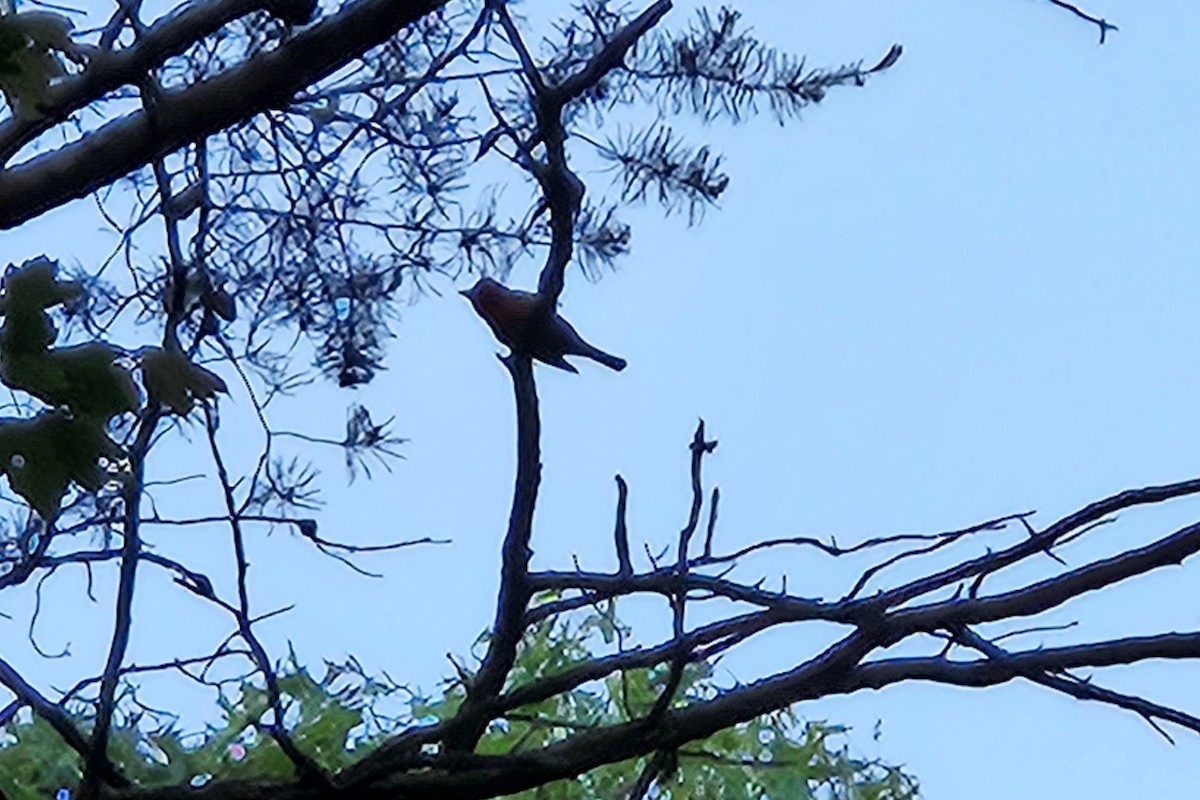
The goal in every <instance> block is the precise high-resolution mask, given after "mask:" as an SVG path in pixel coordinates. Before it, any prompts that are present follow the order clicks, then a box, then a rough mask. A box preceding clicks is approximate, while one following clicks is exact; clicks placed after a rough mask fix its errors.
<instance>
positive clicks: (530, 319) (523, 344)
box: [459, 278, 625, 372]
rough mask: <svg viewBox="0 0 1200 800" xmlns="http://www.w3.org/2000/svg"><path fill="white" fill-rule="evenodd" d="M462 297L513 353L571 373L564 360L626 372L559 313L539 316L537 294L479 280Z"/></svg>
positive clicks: (620, 362)
mask: <svg viewBox="0 0 1200 800" xmlns="http://www.w3.org/2000/svg"><path fill="white" fill-rule="evenodd" d="M459 294H461V295H463V296H464V297H466V298H467V299H468V300H470V301H471V305H472V306H474V307H475V313H477V314H479V316H481V317H483V321H484V322H486V323H487V324H488V327H489V328H491V329H492V333H494V334H496V338H497V339H499V340H500V341H501V343H503V344H505V345H508V348H509V349H510V350H512V351H513V352H514V353H525V354H527V355H529V356H532V357H533V358H536V359H537V360H538V361H541V362H542V363H544V364H549V365H550V366H552V367H558V368H559V369H565V370H567V371H568V372H578V371H579V370H577V369H575V367H573V366H571V365H570V364H569V363H567V361H566V359H564V358H563V356H583V357H584V358H590V359H592V360H593V361H599V362H600V363H601V364H603V365H604V366H606V367H608V368H609V369H614V370H617V371H618V372H619V371H620V370H623V369H625V359H623V358H618V357H617V356H614V355H610V354H608V353H606V352H604V351H603V350H601V349H600V348H598V347H593V346H592V345H590V344H588V343H587V342H585V341H584V340H583V337H581V336H580V335H579V334H578V333H577V332H576V331H575V329H574V328H573V327H571V323H569V322H567V321H566V320H565V319H563V318H562V317H560V316H559V315H558V314H557V313H552V314H549V315H547V314H545V313H544V312H542V313H539V300H538V296H537V295H535V294H532V293H530V292H519V291H515V290H513V289H509V288H508V287H507V286H504V285H503V284H501V283H498V282H497V281H494V280H492V279H491V278H480V279H479V282H478V283H476V284H475V285H474V286H472V287H471V288H470V289H468V290H466V291H465V292H459Z"/></svg>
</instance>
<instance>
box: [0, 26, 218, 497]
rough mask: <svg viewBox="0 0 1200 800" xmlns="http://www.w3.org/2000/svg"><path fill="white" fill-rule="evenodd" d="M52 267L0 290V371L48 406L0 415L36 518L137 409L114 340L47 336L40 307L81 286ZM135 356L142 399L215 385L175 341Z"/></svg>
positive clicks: (117, 454) (94, 467) (89, 482)
mask: <svg viewBox="0 0 1200 800" xmlns="http://www.w3.org/2000/svg"><path fill="white" fill-rule="evenodd" d="M2 21H3V20H0V22H2ZM57 269H58V267H57V265H56V264H55V263H54V262H52V261H50V260H49V259H46V258H38V259H34V260H32V261H29V262H27V263H25V264H24V265H22V266H21V267H20V268H10V269H9V271H8V274H7V275H6V276H5V278H4V295H3V297H2V298H0V314H3V315H4V325H3V327H0V381H3V383H4V385H6V386H8V387H9V388H10V389H18V390H21V391H23V392H26V393H28V394H29V395H31V396H33V397H35V398H37V399H38V400H41V401H42V402H43V403H46V404H48V405H49V406H50V407H51V408H50V409H49V410H45V411H41V412H39V413H37V414H35V415H34V416H32V417H29V418H3V419H0V471H2V472H3V473H4V474H6V475H7V476H8V480H9V485H10V486H11V487H12V489H13V491H14V492H16V493H17V494H19V495H20V496H21V497H22V498H24V499H25V501H26V502H28V503H29V504H30V506H32V507H33V508H34V510H36V511H37V512H38V514H40V515H41V516H42V518H43V519H46V520H53V519H54V518H55V517H57V516H58V511H59V506H60V504H61V503H62V499H63V496H64V495H65V494H66V492H67V489H68V488H69V486H70V484H71V483H72V482H74V483H76V484H78V485H79V486H81V487H82V488H84V489H86V490H87V491H89V492H95V491H97V490H98V489H99V488H100V487H101V486H102V485H103V484H104V483H105V482H106V481H108V480H112V479H114V478H117V477H119V462H120V461H121V459H122V457H123V455H124V450H123V449H122V448H121V447H120V446H119V445H118V444H117V443H116V442H115V441H113V439H112V438H111V437H110V436H109V434H108V428H109V426H110V425H111V424H112V422H113V419H114V418H115V417H117V416H119V415H122V414H126V413H132V412H135V411H137V410H138V390H137V386H136V384H135V383H134V381H133V377H132V375H131V370H130V368H129V367H127V366H123V365H122V364H121V363H120V359H121V358H122V353H121V352H120V351H119V350H118V349H117V348H115V347H113V346H112V345H110V344H107V343H105V342H101V341H92V342H87V343H84V344H80V345H75V346H71V347H51V346H50V345H51V344H52V343H53V342H54V340H55V338H56V337H57V335H58V331H57V329H56V327H55V325H54V322H53V321H52V320H51V319H50V315H49V314H48V313H47V311H48V309H51V308H54V307H55V306H58V305H60V304H63V303H68V302H72V301H74V300H76V299H77V297H78V295H79V294H80V292H81V289H80V287H79V286H78V285H77V284H75V283H72V282H69V281H60V280H59V279H58V275H57ZM141 360H142V377H143V381H144V383H145V388H146V392H147V395H148V397H149V401H150V402H151V403H152V404H155V405H157V404H158V403H163V404H165V405H166V406H167V408H169V409H170V411H172V412H173V413H175V414H178V415H180V416H183V415H186V414H187V413H188V412H189V411H190V410H191V407H192V402H193V400H194V399H195V398H211V397H213V396H214V395H215V393H216V392H219V391H225V384H224V382H223V381H222V380H221V379H220V378H219V377H217V376H216V375H214V374H213V373H211V372H209V371H208V370H206V369H204V368H203V367H199V366H197V365H195V364H192V363H191V361H189V360H188V358H187V357H186V356H185V355H184V354H183V353H181V352H179V351H178V350H177V349H176V350H165V349H163V348H159V347H146V348H143V349H142V352H141Z"/></svg>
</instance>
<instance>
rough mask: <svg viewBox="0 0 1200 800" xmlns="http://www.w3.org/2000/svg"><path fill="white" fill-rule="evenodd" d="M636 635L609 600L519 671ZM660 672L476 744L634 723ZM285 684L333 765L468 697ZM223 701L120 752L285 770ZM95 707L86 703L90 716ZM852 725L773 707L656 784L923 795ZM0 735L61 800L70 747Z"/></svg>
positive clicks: (535, 650) (535, 741)
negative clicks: (190, 727) (211, 713)
mask: <svg viewBox="0 0 1200 800" xmlns="http://www.w3.org/2000/svg"><path fill="white" fill-rule="evenodd" d="M629 635H630V631H629V629H628V628H627V627H626V626H625V625H624V624H623V623H622V622H621V621H620V620H619V619H618V618H617V616H616V614H615V608H614V604H612V603H607V604H605V605H604V606H603V607H601V608H597V609H595V610H593V611H591V612H590V613H589V614H588V615H587V616H586V617H584V618H583V619H582V620H580V621H578V622H566V621H549V620H547V621H544V622H542V623H540V624H538V625H537V626H535V627H533V628H531V629H530V630H529V631H528V632H527V634H526V636H525V638H524V640H523V642H522V644H521V647H520V650H519V653H518V658H517V663H516V665H515V668H514V670H513V673H512V678H513V680H514V681H524V680H528V679H530V678H535V677H540V676H546V675H552V674H555V673H558V672H561V671H562V670H565V669H568V668H569V667H571V666H572V665H574V664H577V663H579V662H581V661H584V660H587V659H589V658H591V657H594V656H595V655H596V654H597V651H598V650H600V649H601V648H605V647H610V646H612V645H613V644H615V643H617V642H621V641H624V640H625V639H626V637H628V636H629ZM479 641H480V642H483V641H485V637H480V640H479ZM463 677H466V676H463ZM664 678H665V674H664V671H663V670H662V669H655V670H640V671H634V672H629V673H626V674H624V675H614V676H611V677H609V678H608V679H606V680H604V681H599V682H596V683H595V684H593V685H591V686H589V687H583V688H579V689H575V690H574V691H571V692H569V693H566V694H563V695H559V696H557V697H555V698H552V699H550V700H547V701H545V702H542V703H538V704H535V705H530V706H526V707H523V708H519V709H514V710H513V711H512V712H510V713H509V714H507V715H506V716H505V718H504V719H502V720H500V721H498V722H496V723H494V724H493V725H492V726H491V727H490V728H489V730H488V732H487V734H486V735H485V736H484V738H483V740H482V741H481V742H480V745H479V748H478V752H479V753H481V754H500V753H520V752H522V751H525V750H533V749H537V748H540V747H542V746H544V745H546V744H549V743H551V742H553V741H555V740H556V739H561V738H562V737H563V736H564V734H565V732H566V730H567V729H568V728H571V727H588V726H594V725H601V724H611V723H613V722H622V721H627V720H629V719H631V718H633V715H635V714H637V713H644V712H645V710H647V709H648V708H649V707H650V706H652V705H653V704H654V701H655V698H656V697H657V692H658V691H659V690H660V689H661V688H662V683H663V680H664ZM279 685H280V688H281V689H282V690H283V692H284V693H285V694H286V696H287V697H288V698H289V703H290V708H289V710H288V712H287V713H286V714H285V720H284V723H285V725H287V726H288V727H289V729H290V731H291V734H292V738H293V740H294V741H295V742H296V744H297V745H299V746H300V747H302V748H304V750H305V752H308V753H311V754H313V756H314V757H315V758H316V760H317V761H318V762H319V763H320V764H321V765H322V766H324V767H326V768H330V769H333V768H338V767H344V766H347V765H349V764H351V763H353V762H355V761H357V760H358V759H359V758H360V757H361V756H362V755H363V754H365V753H366V752H368V751H369V750H370V749H371V748H372V747H373V746H374V745H375V744H377V743H378V742H379V741H381V740H382V739H383V738H384V737H386V736H388V735H390V734H393V733H396V732H397V731H399V730H400V729H402V728H404V727H406V726H409V725H413V724H428V723H433V722H438V721H444V720H448V719H450V718H451V717H452V716H453V715H454V713H455V712H456V711H457V710H458V707H459V705H460V703H461V702H462V699H463V696H464V692H463V682H462V678H461V677H460V678H456V679H453V680H449V681H446V682H445V683H444V684H442V686H441V687H440V691H439V693H437V694H433V695H427V694H423V693H420V692H413V691H411V690H409V689H407V688H405V687H403V686H400V685H397V684H395V683H393V682H392V681H391V680H389V679H387V678H380V677H372V676H369V675H367V674H366V672H365V671H364V670H363V668H362V666H361V665H360V664H359V663H358V662H357V661H355V660H354V659H352V658H351V659H349V660H347V661H346V662H344V663H330V662H327V663H326V664H325V670H324V675H323V676H322V677H321V678H320V679H317V678H315V677H313V675H312V674H311V673H310V672H309V671H308V670H306V669H304V668H302V667H301V666H299V664H297V662H296V660H295V658H294V656H293V657H292V658H291V659H290V661H289V664H288V665H287V667H286V668H285V669H284V670H283V671H282V672H281V674H280V677H279ZM680 691H681V692H682V693H683V694H684V695H686V696H687V697H692V698H700V697H712V696H713V695H715V694H718V693H720V692H721V688H720V686H719V684H718V682H717V680H716V678H715V676H714V674H713V673H712V671H711V670H710V669H708V668H701V667H696V668H689V669H688V670H686V672H685V678H684V682H683V684H682V685H681V687H680ZM130 694H132V693H130ZM227 695H228V696H227ZM219 702H220V706H221V712H222V722H221V724H220V725H219V726H216V727H213V728H210V729H209V730H207V731H206V732H204V733H202V734H199V735H187V734H184V733H182V732H181V731H180V730H179V729H178V727H177V726H176V725H175V724H174V723H173V722H172V723H168V724H166V725H163V726H159V727H156V728H147V726H146V724H145V723H146V719H147V718H146V717H144V716H142V715H140V714H139V713H132V712H131V713H127V714H126V715H125V719H124V724H122V725H121V726H119V727H118V728H116V729H115V730H114V731H113V734H112V744H111V746H110V754H111V756H112V758H113V761H114V762H115V763H116V764H117V765H118V766H119V767H120V768H121V769H122V770H123V771H124V772H125V774H127V775H129V776H130V777H131V778H133V779H134V780H136V781H137V782H138V783H140V784H142V785H147V786H168V785H177V784H181V783H191V784H192V785H193V786H199V785H203V784H204V783H206V782H207V781H208V780H209V779H210V778H211V777H212V776H216V775H220V776H221V777H222V778H226V777H228V778H250V777H286V776H287V775H289V774H290V773H291V771H292V768H293V767H292V764H291V762H290V761H289V760H288V759H287V757H286V756H285V755H284V754H283V752H282V751H281V750H280V749H279V747H278V746H277V745H276V744H275V742H274V741H273V740H272V739H271V738H269V737H266V736H261V735H260V734H259V732H258V726H259V725H261V724H262V723H263V720H264V717H267V716H269V714H270V712H269V704H268V701H267V694H266V692H265V691H264V689H262V688H261V687H260V686H258V685H255V684H254V683H252V682H250V681H243V682H241V683H240V684H239V685H238V686H237V688H236V689H235V690H234V691H232V692H229V693H223V694H222V695H221V696H220V699H219ZM89 708H91V706H90V705H83V704H80V705H79V711H80V714H81V718H80V720H79V721H80V723H81V724H82V725H83V726H84V727H86V725H87V723H88V722H89V720H88V718H87V717H86V716H84V715H86V714H87V713H88V712H87V709H89ZM393 709H394V711H393ZM845 734H846V729H845V728H842V727H839V726H836V725H828V724H826V723H824V722H819V721H808V722H805V721H803V720H801V719H800V718H799V717H797V716H796V715H795V714H793V713H792V712H790V711H781V712H774V713H771V714H766V715H764V716H762V717H760V718H759V719H757V720H754V721H753V722H750V723H746V724H744V725H739V726H737V727H735V728H731V729H729V730H725V731H722V732H721V733H720V734H718V735H716V736H713V737H710V738H709V739H707V740H705V741H702V742H696V743H694V744H692V745H690V746H688V747H687V748H686V749H684V750H681V751H680V752H679V753H678V756H677V759H678V760H677V769H676V771H675V773H674V775H673V776H672V777H671V778H670V779H668V780H666V781H664V783H663V785H661V786H660V787H659V794H658V797H660V798H670V797H677V798H678V797H691V798H702V797H712V798H727V799H728V800H737V799H738V798H745V800H760V798H763V797H770V798H854V799H855V800H909V799H910V798H915V797H916V796H917V783H916V781H915V780H914V779H913V777H912V776H910V775H909V774H907V773H906V772H904V771H903V770H902V769H899V768H897V767H893V766H889V765H886V764H884V763H882V762H880V761H875V760H864V759H859V758H854V757H852V756H851V755H850V754H849V751H848V748H847V745H846V742H845ZM0 742H2V744H0V790H2V791H4V792H5V793H7V795H8V796H9V797H10V798H12V800H42V798H46V797H53V796H55V793H56V792H57V791H58V790H59V789H61V788H63V787H66V786H72V785H74V783H75V782H76V781H77V780H78V779H79V775H80V766H79V762H78V757H77V755H76V754H75V752H74V751H72V750H71V749H70V748H69V747H67V745H66V744H65V743H64V742H63V741H62V739H61V737H59V736H58V734H56V733H55V732H54V731H53V730H52V729H51V728H50V726H49V725H48V724H47V723H46V722H44V721H42V720H40V719H38V718H29V719H22V720H20V721H14V722H12V723H10V724H9V725H8V726H7V728H6V729H5V733H4V735H3V736H0ZM642 766H643V765H642V764H640V763H621V764H612V765H609V766H605V767H602V768H600V769H596V770H593V771H592V772H590V773H588V774H586V775H584V776H582V777H581V778H580V779H579V780H573V781H562V782H559V783H556V784H552V785H550V786H546V787H543V788H542V789H541V790H538V791H529V792H525V793H522V794H520V795H517V796H518V797H521V798H526V800H532V799H533V798H540V797H556V798H562V800H592V798H595V799H596V800H608V798H613V797H620V796H623V793H624V792H627V791H628V787H629V786H630V784H631V783H632V781H633V780H634V779H635V777H636V776H637V775H638V773H639V770H640V768H641V767H642Z"/></svg>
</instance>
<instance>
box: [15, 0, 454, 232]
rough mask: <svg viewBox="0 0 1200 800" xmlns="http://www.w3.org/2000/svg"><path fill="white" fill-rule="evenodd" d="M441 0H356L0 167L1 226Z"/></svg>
mask: <svg viewBox="0 0 1200 800" xmlns="http://www.w3.org/2000/svg"><path fill="white" fill-rule="evenodd" d="M445 2H446V0H359V2H356V3H354V4H353V5H350V6H348V7H347V8H345V9H344V10H343V11H340V12H338V14H337V15H335V16H333V17H330V18H329V19H328V20H325V21H323V22H319V23H317V24H316V25H314V26H312V27H311V28H309V29H308V30H305V31H302V32H301V33H299V34H297V35H296V36H295V38H292V39H289V40H288V41H286V42H283V43H282V44H280V45H279V47H277V48H276V49H274V50H271V51H269V52H264V53H260V54H258V55H256V56H254V57H253V58H251V59H250V60H249V61H247V62H246V63H245V64H242V65H241V66H238V67H234V68H233V69H230V70H228V71H226V72H223V73H221V74H220V75H217V76H215V77H212V78H209V79H207V80H204V81H201V82H200V83H197V84H196V85H195V86H191V87H189V88H187V89H179V90H173V91H168V92H164V93H163V96H162V98H161V100H160V101H159V102H158V104H157V107H156V108H155V110H154V111H153V112H150V111H147V110H143V111H138V112H135V113H132V114H129V115H128V116H126V117H123V118H121V119H119V120H116V121H114V122H110V123H108V124H107V125H104V126H103V127H101V128H99V129H98V130H96V131H93V132H91V133H89V134H87V135H85V136H84V137H83V138H82V139H80V140H79V141H76V142H72V143H70V144H67V145H63V146H62V147H59V148H58V149H56V150H52V151H50V152H47V153H43V154H41V155H38V156H34V157H33V158H31V159H29V160H28V161H25V162H23V163H21V164H18V165H16V166H13V167H10V168H8V169H6V170H5V171H3V172H0V229H7V228H14V227H16V226H18V225H20V224H22V223H24V222H28V221H29V220H31V219H34V218H35V217H37V216H39V215H41V214H43V213H45V212H46V211H49V210H50V209H53V208H57V207H58V206H60V205H62V204H64V203H67V202H69V201H71V200H75V199H78V198H80V197H85V196H87V195H88V194H89V193H90V192H92V191H95V190H96V189H98V188H100V187H102V186H105V185H107V184H109V183H111V182H113V181H115V180H117V179H118V178H121V177H123V176H125V175H128V174H130V173H132V172H134V171H136V170H138V169H140V168H141V167H144V166H146V165H147V164H149V163H150V162H151V161H153V160H154V159H156V158H161V157H163V156H165V155H168V154H170V153H173V152H175V151H176V150H178V149H179V148H181V147H184V146H186V145H188V144H191V143H193V142H196V141H199V140H201V139H203V138H204V137H205V136H209V135H211V134H214V133H217V132H218V131H221V130H223V129H225V128H228V127H230V126H232V125H236V124H237V123H239V122H242V121H244V120H246V119H249V118H250V117H253V116H254V115H255V114H259V113H262V112H263V111H267V110H270V109H272V108H280V107H282V106H285V105H287V104H288V102H290V100H291V98H292V96H293V95H294V94H295V93H296V92H298V91H300V90H301V89H304V88H305V87H307V86H310V85H311V84H313V83H315V82H316V81H318V80H320V79H322V78H324V77H327V76H328V75H330V74H332V73H333V72H335V71H336V70H338V69H339V68H341V67H343V66H345V65H346V64H348V63H350V62H351V61H353V60H354V59H355V58H358V57H360V56H361V54H362V53H364V52H365V51H367V50H370V49H371V48H373V47H376V46H378V45H380V44H382V43H383V42H385V41H387V40H388V39H389V38H390V37H391V36H393V35H394V34H395V33H396V32H397V31H399V30H401V29H402V28H404V27H406V26H408V25H411V24H412V23H413V22H415V21H417V20H418V19H420V18H421V17H423V16H425V15H426V14H428V13H429V12H430V11H433V10H434V9H437V8H440V7H441V6H443V5H444V4H445Z"/></svg>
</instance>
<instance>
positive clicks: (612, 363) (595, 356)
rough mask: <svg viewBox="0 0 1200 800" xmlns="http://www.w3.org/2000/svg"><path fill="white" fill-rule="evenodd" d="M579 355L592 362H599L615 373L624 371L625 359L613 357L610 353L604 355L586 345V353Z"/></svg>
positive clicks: (600, 351)
mask: <svg viewBox="0 0 1200 800" xmlns="http://www.w3.org/2000/svg"><path fill="white" fill-rule="evenodd" d="M579 355H581V356H583V357H585V358H590V359H591V360H592V361H599V362H600V363H601V364H603V365H604V366H606V367H608V368H609V369H611V370H615V371H617V372H620V371H621V370H623V369H625V365H626V361H625V359H623V358H621V357H619V356H614V355H613V354H612V353H606V352H604V351H603V350H601V349H600V348H598V347H593V346H591V345H588V346H587V352H585V353H580V354H579Z"/></svg>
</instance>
